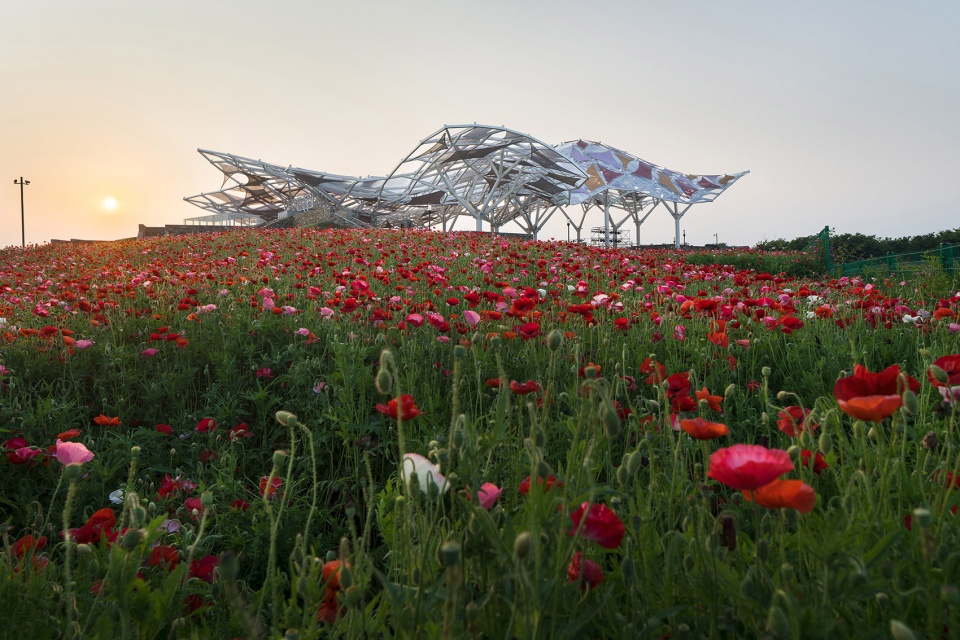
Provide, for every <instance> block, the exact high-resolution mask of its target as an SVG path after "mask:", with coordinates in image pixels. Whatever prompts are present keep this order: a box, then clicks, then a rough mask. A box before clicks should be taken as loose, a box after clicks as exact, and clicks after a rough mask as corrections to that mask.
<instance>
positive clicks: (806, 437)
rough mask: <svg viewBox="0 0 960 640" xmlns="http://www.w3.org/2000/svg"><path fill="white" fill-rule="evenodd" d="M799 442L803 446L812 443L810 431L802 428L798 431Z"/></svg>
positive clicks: (808, 445)
mask: <svg viewBox="0 0 960 640" xmlns="http://www.w3.org/2000/svg"><path fill="white" fill-rule="evenodd" d="M799 440H800V444H801V445H802V446H804V447H810V446H811V445H812V444H813V436H812V435H810V432H809V431H807V430H803V431H801V432H800V438H799Z"/></svg>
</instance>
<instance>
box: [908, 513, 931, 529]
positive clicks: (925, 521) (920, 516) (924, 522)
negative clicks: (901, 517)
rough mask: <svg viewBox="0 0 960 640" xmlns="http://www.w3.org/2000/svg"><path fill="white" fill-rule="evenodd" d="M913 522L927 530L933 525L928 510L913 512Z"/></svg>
mask: <svg viewBox="0 0 960 640" xmlns="http://www.w3.org/2000/svg"><path fill="white" fill-rule="evenodd" d="M913 521H914V522H916V523H917V524H918V525H920V526H921V527H923V528H924V529H929V528H930V526H931V525H932V524H933V514H932V513H930V510H929V509H924V508H919V509H914V510H913Z"/></svg>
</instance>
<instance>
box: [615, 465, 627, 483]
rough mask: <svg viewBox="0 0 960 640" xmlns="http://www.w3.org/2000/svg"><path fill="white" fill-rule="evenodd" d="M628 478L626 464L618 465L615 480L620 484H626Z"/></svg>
mask: <svg viewBox="0 0 960 640" xmlns="http://www.w3.org/2000/svg"><path fill="white" fill-rule="evenodd" d="M629 480H630V472H629V471H627V467H626V465H620V466H619V467H618V468H617V482H619V483H620V484H627V482H628V481H629Z"/></svg>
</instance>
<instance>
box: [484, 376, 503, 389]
mask: <svg viewBox="0 0 960 640" xmlns="http://www.w3.org/2000/svg"><path fill="white" fill-rule="evenodd" d="M501 383H502V380H500V378H489V379H488V380H487V386H488V387H490V388H491V389H499V388H500V385H501Z"/></svg>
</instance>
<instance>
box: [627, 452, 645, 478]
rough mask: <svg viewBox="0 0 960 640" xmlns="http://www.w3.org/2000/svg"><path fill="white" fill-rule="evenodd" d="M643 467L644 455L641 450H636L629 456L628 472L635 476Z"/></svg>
mask: <svg viewBox="0 0 960 640" xmlns="http://www.w3.org/2000/svg"><path fill="white" fill-rule="evenodd" d="M641 467H643V456H642V455H640V452H639V451H634V452H633V453H631V454H630V455H629V457H627V473H629V474H630V475H631V476H635V475H637V473H639V472H640V468H641Z"/></svg>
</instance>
